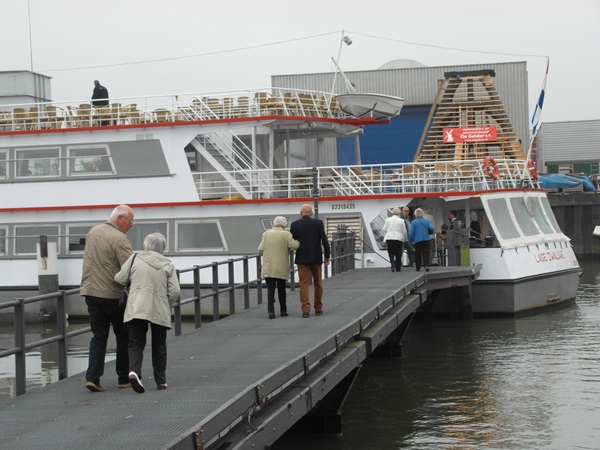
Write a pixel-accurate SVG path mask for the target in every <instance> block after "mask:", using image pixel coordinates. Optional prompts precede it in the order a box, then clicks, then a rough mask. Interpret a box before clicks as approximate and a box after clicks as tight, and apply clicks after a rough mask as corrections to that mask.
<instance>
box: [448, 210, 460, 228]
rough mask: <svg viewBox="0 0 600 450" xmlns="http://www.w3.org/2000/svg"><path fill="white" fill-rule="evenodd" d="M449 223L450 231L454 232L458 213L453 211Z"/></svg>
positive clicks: (449, 215) (449, 216)
mask: <svg viewBox="0 0 600 450" xmlns="http://www.w3.org/2000/svg"><path fill="white" fill-rule="evenodd" d="M448 221H449V222H450V229H451V230H454V226H455V225H456V222H458V211H456V210H455V209H451V210H450V213H449V214H448Z"/></svg>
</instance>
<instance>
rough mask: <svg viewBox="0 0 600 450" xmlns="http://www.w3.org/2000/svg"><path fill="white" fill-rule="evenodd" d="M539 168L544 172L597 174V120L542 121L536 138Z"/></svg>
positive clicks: (599, 131) (599, 151)
mask: <svg viewBox="0 0 600 450" xmlns="http://www.w3.org/2000/svg"><path fill="white" fill-rule="evenodd" d="M536 154H537V161H538V167H540V169H541V170H543V171H545V172H547V173H559V172H560V173H585V174H588V175H592V176H594V178H596V177H597V176H598V175H599V174H600V120H580V121H574V122H548V123H543V124H542V126H541V128H540V131H539V133H538V135H537V137H536Z"/></svg>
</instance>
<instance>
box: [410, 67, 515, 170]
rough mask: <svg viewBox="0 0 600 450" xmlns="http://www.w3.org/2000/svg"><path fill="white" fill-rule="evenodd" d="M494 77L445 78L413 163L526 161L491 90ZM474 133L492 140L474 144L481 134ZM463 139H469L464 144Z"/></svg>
mask: <svg viewBox="0 0 600 450" xmlns="http://www.w3.org/2000/svg"><path fill="white" fill-rule="evenodd" d="M495 75H496V74H495V72H494V71H493V70H482V71H474V72H460V73H459V72H447V73H445V74H444V78H445V79H444V80H440V81H439V88H438V93H437V96H436V99H435V101H434V104H433V105H432V108H431V112H430V113H429V117H428V119H427V124H426V126H425V129H424V131H423V136H422V137H421V142H420V143H419V147H418V149H417V152H416V154H415V157H414V161H415V162H417V161H421V162H427V161H464V160H473V159H483V158H485V157H487V156H491V157H492V158H495V159H520V160H523V159H525V154H524V153H523V147H522V145H521V143H520V142H519V140H518V139H517V135H516V134H515V131H514V129H513V127H512V124H511V123H510V120H509V118H508V115H507V114H506V111H505V109H504V106H503V105H502V102H501V101H500V97H499V95H498V91H497V90H496V87H495V86H494V83H493V77H494V76H495ZM475 131H481V132H482V133H480V134H485V133H486V132H490V133H492V134H493V135H495V139H489V136H487V139H486V138H482V140H477V139H478V138H477V137H475V138H473V136H479V135H480V134H476V133H475ZM450 133H452V134H454V136H456V138H454V137H453V136H451V135H450ZM469 133H470V134H469ZM465 135H466V136H468V137H467V138H466V140H463V138H464V136H465ZM474 139H475V140H474Z"/></svg>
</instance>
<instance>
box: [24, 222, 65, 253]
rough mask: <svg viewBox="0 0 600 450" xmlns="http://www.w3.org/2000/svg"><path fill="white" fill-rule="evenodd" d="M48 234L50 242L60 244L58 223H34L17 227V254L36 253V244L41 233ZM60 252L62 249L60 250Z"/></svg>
mask: <svg viewBox="0 0 600 450" xmlns="http://www.w3.org/2000/svg"><path fill="white" fill-rule="evenodd" d="M42 234H44V235H46V236H48V242H56V244H57V248H59V249H60V246H59V245H58V225H34V226H28V225H23V226H17V227H15V255H35V254H37V252H36V244H37V243H38V240H39V239H38V238H39V236H40V235H42ZM58 252H59V253H60V250H58Z"/></svg>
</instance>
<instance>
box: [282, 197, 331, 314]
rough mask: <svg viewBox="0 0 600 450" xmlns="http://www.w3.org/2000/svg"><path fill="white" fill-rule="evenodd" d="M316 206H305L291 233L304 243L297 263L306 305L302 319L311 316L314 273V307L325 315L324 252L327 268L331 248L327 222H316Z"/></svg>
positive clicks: (301, 296) (303, 300)
mask: <svg viewBox="0 0 600 450" xmlns="http://www.w3.org/2000/svg"><path fill="white" fill-rule="evenodd" d="M312 215H313V210H312V207H311V206H310V205H308V204H306V205H302V208H301V209H300V216H301V218H300V219H298V220H296V221H294V222H292V225H291V226H290V232H291V233H292V236H293V237H294V239H296V240H298V241H300V248H299V249H298V250H297V251H296V264H297V265H298V278H299V280H300V302H301V303H302V317H304V318H308V317H309V315H310V302H309V298H308V297H309V295H308V280H309V277H310V275H311V274H312V278H313V283H314V296H315V298H314V308H315V314H316V315H317V316H320V315H321V314H323V302H322V299H323V277H322V266H323V252H324V253H325V265H326V266H327V265H329V262H330V257H331V249H330V247H329V241H328V240H327V234H326V233H325V227H324V226H323V221H322V220H319V219H313V218H312V217H311V216H312Z"/></svg>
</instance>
